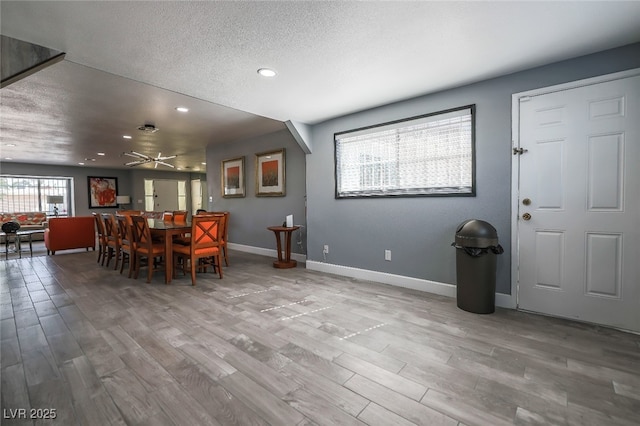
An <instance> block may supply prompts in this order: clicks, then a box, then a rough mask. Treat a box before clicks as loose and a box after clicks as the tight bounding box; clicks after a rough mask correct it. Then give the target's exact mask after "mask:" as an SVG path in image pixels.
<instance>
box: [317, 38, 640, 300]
mask: <svg viewBox="0 0 640 426" xmlns="http://www.w3.org/2000/svg"><path fill="white" fill-rule="evenodd" d="M636 67H640V43H637V44H633V45H629V46H625V47H622V48H618V49H613V50H610V51H605V52H601V53H598V54H594V55H589V56H584V57H580V58H576V59H573V60H568V61H563V62H559V63H555V64H551V65H547V66H544V67H539V68H535V69H531V70H528V71H524V72H519V73H515V74H511V75H507V76H504V77H500V78H496V79H491V80H487V81H483V82H480V83H477V84H472V85H468V86H464V87H460V88H456V89H452V90H447V91H443V92H439V93H434V94H431V95H427V96H422V97H419V98H415V99H411V100H408V101H404V102H399V103H395V104H391V105H385V106H382V107H379V108H375V109H372V110H368V111H363V112H360V113H357V114H351V115H348V116H344V117H339V118H336V119H333V120H330V121H327V122H324V123H320V124H317V125H315V126H313V127H312V138H313V153H312V154H310V155H307V196H308V199H307V207H308V215H307V223H308V242H307V251H308V254H307V259H308V260H314V261H323V255H322V247H323V245H324V244H328V245H329V254H328V255H327V259H326V261H327V262H328V263H331V264H337V265H343V266H350V267H355V268H361V269H366V270H373V271H380V272H387V273H392V274H398V275H403V276H408V277H414V278H420V279H426V280H431V281H437V282H443V283H450V284H455V280H456V275H455V249H453V248H452V247H451V246H450V244H451V242H453V239H454V234H455V230H456V227H457V225H458V224H459V223H460V222H462V221H464V220H466V219H471V218H477V219H482V220H486V221H488V222H490V223H491V224H493V225H494V226H495V227H496V229H497V231H498V235H499V238H500V243H501V244H502V246H503V247H504V249H505V253H504V254H503V255H501V256H499V257H498V277H497V291H498V292H500V293H506V294H510V291H511V290H510V289H511V276H510V262H511V255H510V251H511V201H510V199H511V185H510V183H511V161H512V155H511V95H512V94H513V93H517V92H522V91H526V90H530V89H535V88H540V87H545V86H549V85H554V84H560V83H564V82H568V81H573V80H579V79H583V78H588V77H593V76H597V75H602V74H607V73H612V72H616V71H622V70H626V69H631V68H636ZM468 104H476V169H477V171H476V183H477V196H476V197H473V198H471V197H465V198H462V197H460V198H454V197H421V198H398V199H390V198H385V199H346V200H345V199H341V200H336V199H335V198H334V142H333V134H334V133H336V132H342V131H346V130H351V129H355V128H359V127H365V126H371V125H375V124H378V123H383V122H387V121H391V120H397V119H402V118H406V117H412V116H416V115H421V114H426V113H431V112H435V111H440V110H444V109H448V108H454V107H459V106H463V105H468ZM385 249H389V250H391V251H392V261H391V262H386V261H385V260H384V250H385Z"/></svg>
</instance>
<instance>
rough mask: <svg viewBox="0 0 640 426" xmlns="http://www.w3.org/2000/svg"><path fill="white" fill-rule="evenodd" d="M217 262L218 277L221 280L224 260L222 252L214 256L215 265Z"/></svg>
mask: <svg viewBox="0 0 640 426" xmlns="http://www.w3.org/2000/svg"><path fill="white" fill-rule="evenodd" d="M215 262H217V267H218V275H219V276H220V279H222V258H221V257H220V251H218V254H217V255H215V256H214V264H215ZM213 270H214V271H215V267H214V268H213Z"/></svg>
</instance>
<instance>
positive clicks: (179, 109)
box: [176, 107, 189, 112]
mask: <svg viewBox="0 0 640 426" xmlns="http://www.w3.org/2000/svg"><path fill="white" fill-rule="evenodd" d="M176 111H180V112H189V108H185V107H177V108H176Z"/></svg>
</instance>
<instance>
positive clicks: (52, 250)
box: [44, 216, 96, 254]
mask: <svg viewBox="0 0 640 426" xmlns="http://www.w3.org/2000/svg"><path fill="white" fill-rule="evenodd" d="M44 245H45V246H46V247H47V254H56V251H58V250H68V249H78V248H86V249H87V251H89V248H91V249H93V250H95V249H96V231H95V221H94V219H93V216H75V217H52V218H51V219H49V227H48V228H47V229H45V231H44Z"/></svg>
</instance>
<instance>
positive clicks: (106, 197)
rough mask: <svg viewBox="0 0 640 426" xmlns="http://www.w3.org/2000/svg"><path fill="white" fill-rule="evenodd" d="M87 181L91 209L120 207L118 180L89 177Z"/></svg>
mask: <svg viewBox="0 0 640 426" xmlns="http://www.w3.org/2000/svg"><path fill="white" fill-rule="evenodd" d="M87 179H88V186H89V208H90V209H99V208H109V207H114V208H116V207H118V203H117V201H116V195H117V194H118V178H115V177H98V176H89V177H88V178H87Z"/></svg>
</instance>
